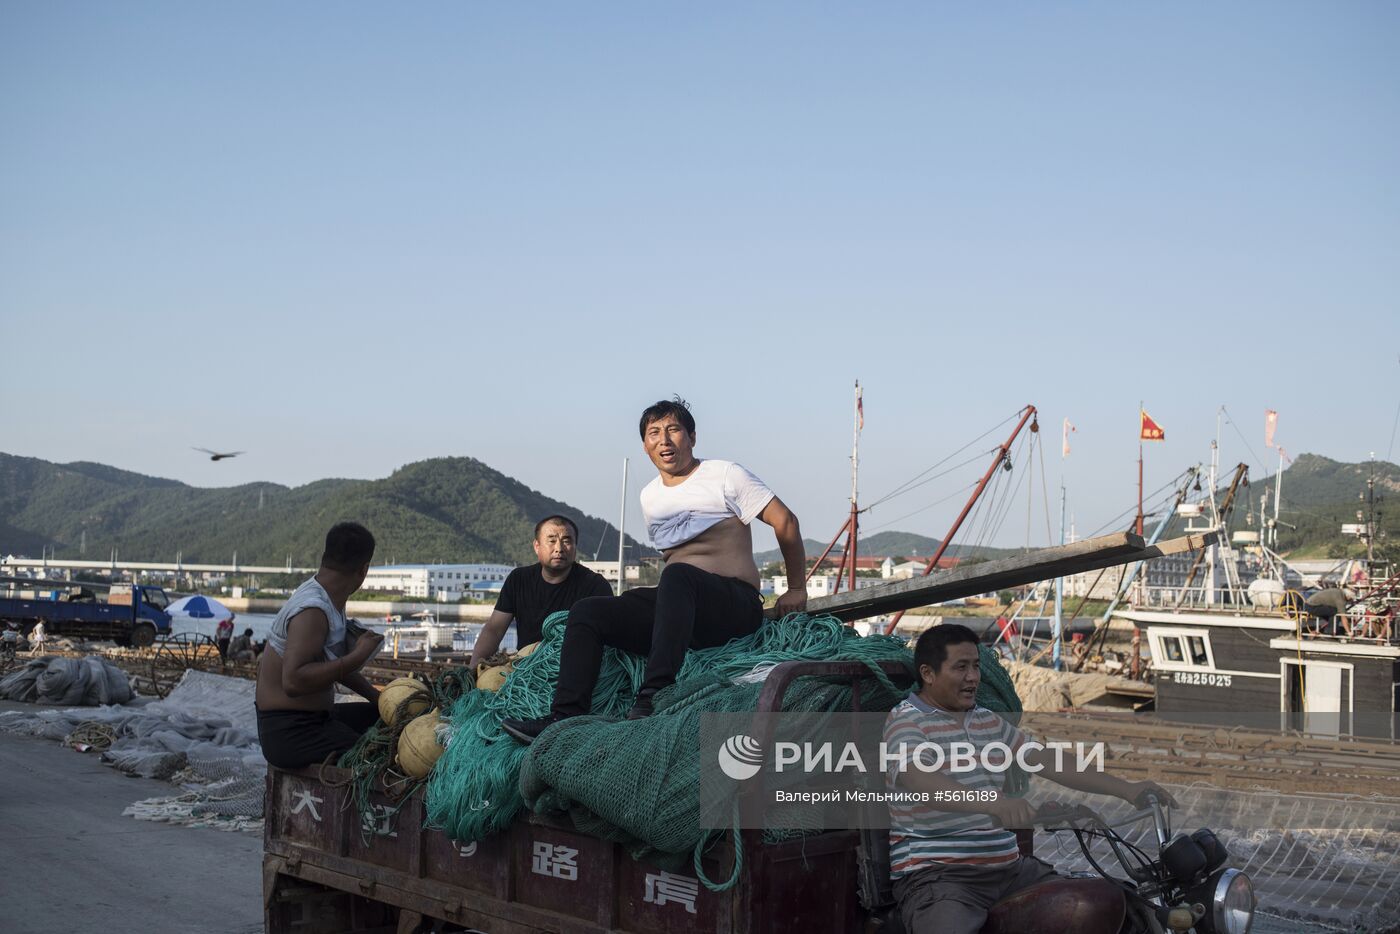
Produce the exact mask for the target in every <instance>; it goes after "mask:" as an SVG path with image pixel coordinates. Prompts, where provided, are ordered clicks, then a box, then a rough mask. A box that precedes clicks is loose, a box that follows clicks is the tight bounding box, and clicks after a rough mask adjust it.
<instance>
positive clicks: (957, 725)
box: [884, 694, 1026, 878]
mask: <svg viewBox="0 0 1400 934" xmlns="http://www.w3.org/2000/svg"><path fill="white" fill-rule="evenodd" d="M884 740H885V748H886V750H887V751H888V753H889V755H890V757H891V758H890V760H889V761H890V766H889V771H888V772H887V773H886V775H885V780H886V782H887V784H888V786H889V788H890V790H892V791H896V790H898V791H909V790H910V789H909V788H908V786H905V785H901V784H899V781H898V779H899V774H900V771H901V770H902V769H904V768H909V769H913V768H915V766H913V764H912V763H911V761H910V760H911V759H912V757H913V755H914V754H915V749H916V748H917V747H918V746H919V744H921V743H933V744H936V745H938V746H939V747H941V748H942V750H943V764H942V766H941V768H940V769H939V770H938V771H939V772H941V773H942V774H944V775H946V776H947V777H949V778H951V779H953V780H954V781H956V782H958V783H960V784H961V785H962V786H963V787H964V788H966V789H968V790H973V791H975V790H987V791H995V792H996V793H997V794H1000V793H1001V791H1002V788H1003V786H1004V785H1005V783H1006V772H1004V771H1001V772H998V771H991V770H989V769H987V768H985V767H984V766H983V763H982V757H981V750H982V749H983V748H984V747H985V746H986V745H987V744H988V743H992V742H999V743H1005V744H1006V746H1007V747H1008V748H1009V749H1010V750H1011V752H1012V753H1013V754H1014V753H1015V752H1016V750H1017V749H1019V748H1020V747H1021V745H1022V744H1023V743H1024V742H1025V741H1026V735H1025V734H1024V733H1022V732H1021V731H1020V730H1019V729H1017V728H1016V727H1015V726H1014V725H1013V724H1011V723H1010V722H1009V721H1007V720H1005V719H1003V718H1002V717H1001V716H1000V715H999V714H995V713H993V712H992V711H990V710H988V709H987V708H985V707H973V708H972V710H970V711H968V712H967V714H966V719H963V718H960V717H958V716H957V715H955V714H952V713H949V712H948V711H946V710H942V709H940V708H938V707H934V706H932V705H931V704H929V703H927V702H926V701H924V700H923V699H922V698H921V697H919V695H918V694H910V695H909V696H908V697H906V698H905V699H904V700H902V701H900V702H899V704H897V705H896V706H895V708H894V709H893V710H891V711H890V714H889V717H888V718H887V719H886V720H885V734H884ZM901 743H903V744H905V746H904V749H905V750H906V752H905V755H904V756H902V757H900V758H899V759H896V758H895V757H894V753H895V751H896V750H898V749H899V748H900V744H901ZM953 743H970V744H971V745H972V747H973V748H975V749H976V750H978V753H977V756H976V760H975V761H976V766H975V767H974V768H973V769H972V770H971V771H965V772H963V771H960V772H953V771H952V770H951V768H950V761H949V759H950V753H951V751H952V750H951V749H950V746H951V744H953ZM996 752H997V751H995V750H994V752H993V754H992V755H990V756H989V760H990V761H992V764H993V765H996V764H998V763H999V762H1000V761H1001V758H1000V756H999V755H997V754H996ZM935 759H936V757H934V756H932V755H931V754H929V753H927V752H926V753H925V755H924V760H925V761H934V760H935ZM936 804H937V802H929V803H928V804H922V803H917V802H915V803H907V802H892V803H891V804H890V806H889V807H890V874H891V875H892V876H893V877H894V878H899V877H900V876H905V875H908V874H909V873H911V872H917V871H918V870H919V869H922V868H923V867H924V866H925V865H926V864H928V863H930V862H938V863H974V864H978V865H986V866H996V865H1004V864H1008V863H1012V862H1015V861H1016V859H1017V858H1018V857H1019V856H1020V851H1019V850H1017V848H1016V834H1015V833H1013V832H1012V831H1010V830H1007V829H1005V828H1003V827H998V826H996V825H995V824H994V823H993V821H992V818H991V817H990V816H989V815H986V814H974V813H963V812H958V811H938V810H935V809H934V808H935V807H936Z"/></svg>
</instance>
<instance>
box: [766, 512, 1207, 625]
mask: <svg viewBox="0 0 1400 934" xmlns="http://www.w3.org/2000/svg"><path fill="white" fill-rule="evenodd" d="M1219 539H1220V532H1219V530H1217V529H1213V530H1211V531H1208V532H1202V533H1198V534H1195V535H1185V536H1182V537H1181V538H1174V539H1172V540H1170V541H1167V542H1161V543H1159V544H1156V545H1147V544H1146V543H1144V542H1143V540H1142V538H1141V537H1140V536H1138V535H1134V534H1133V533H1131V532H1117V533H1115V534H1113V535H1101V536H1099V537H1098V538H1086V539H1085V540H1084V541H1082V542H1074V543H1072V544H1069V545H1056V546H1054V547H1051V548H1041V549H1039V550H1037V551H1031V552H1027V553H1026V554H1023V555H1013V556H1011V557H1009V558H999V559H997V560H996V561H986V562H983V563H981V564H970V565H960V566H958V567H956V568H953V569H951V570H948V571H936V572H934V573H933V574H931V575H929V576H928V577H914V578H910V579H908V580H902V581H895V582H894V583H891V584H881V585H880V586H878V587H866V588H862V589H860V590H856V591H847V592H845V593H838V594H835V595H834V596H830V597H814V598H812V599H810V600H808V601H807V612H808V613H813V614H816V613H825V614H829V615H831V616H835V617H836V618H837V619H840V620H845V621H847V622H849V621H851V620H856V619H864V618H866V617H870V616H878V615H881V614H885V613H896V612H898V611H900V610H909V609H913V608H914V607H918V606H929V605H930V604H934V603H942V602H943V601H945V600H956V599H958V598H959V597H970V596H973V595H974V594H979V593H986V592H988V591H992V590H1002V589H1005V588H1007V587H1019V586H1021V585H1022V584H1033V583H1036V582H1037V581H1045V580H1053V579H1054V578H1056V577H1065V576H1067V575H1070V574H1079V573H1081V572H1083V571H1096V570H1098V569H1099V568H1107V567H1116V566H1118V565H1122V564H1132V563H1133V562H1135V561H1150V560H1151V559H1153V558H1161V557H1163V556H1165V555H1174V554H1180V553H1182V552H1185V551H1194V550H1196V549H1198V548H1204V547H1206V546H1207V545H1210V544H1213V543H1215V542H1217V541H1219ZM766 615H768V616H769V617H770V618H771V617H773V616H776V615H777V614H776V612H775V611H774V610H773V609H771V608H770V609H769V610H767V611H766Z"/></svg>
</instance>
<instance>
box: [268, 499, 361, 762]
mask: <svg viewBox="0 0 1400 934" xmlns="http://www.w3.org/2000/svg"><path fill="white" fill-rule="evenodd" d="M373 557H374V536H373V535H371V534H370V532H369V530H368V529H366V528H365V527H364V526H362V525H360V524H358V523H355V522H342V523H340V524H339V525H336V526H335V527H334V528H332V529H331V530H330V532H328V533H326V550H325V552H324V553H323V554H322V555H321V569H320V570H319V571H317V572H316V576H315V577H313V578H311V579H310V580H308V581H306V583H304V584H302V585H301V586H300V587H298V588H297V589H296V592H295V593H293V594H292V596H291V599H289V600H288V601H287V603H286V604H285V605H284V606H283V607H282V611H281V612H280V613H278V614H277V619H275V620H274V621H273V623H272V630H271V632H269V633H268V637H267V650H266V651H264V652H263V653H262V658H261V660H260V661H259V663H258V689H257V708H258V741H259V742H260V743H261V744H262V752H263V757H264V758H265V759H267V761H268V762H269V763H270V764H272V765H275V766H278V767H280V768H284V769H294V768H300V767H301V766H304V765H311V764H313V763H317V762H323V761H325V759H326V757H327V756H329V755H332V754H335V753H340V752H344V751H345V750H347V749H349V748H350V747H351V746H353V745H355V742H356V741H357V740H358V739H359V738H360V735H361V734H362V733H364V732H365V730H367V729H369V728H370V727H371V726H373V725H374V722H375V721H376V720H378V719H379V707H378V704H377V703H376V702H377V701H378V699H379V691H378V689H376V688H375V687H374V685H372V684H370V683H369V681H368V680H366V678H365V676H364V675H362V674H360V669H361V668H363V667H364V664H365V662H367V661H369V660H370V659H371V658H373V657H374V654H375V653H376V652H377V651H379V647H380V645H381V644H382V643H383V641H384V637H383V636H381V635H379V634H378V633H373V632H365V631H364V630H360V629H359V628H358V626H355V627H353V628H351V629H347V624H346V619H345V601H346V600H347V599H348V598H349V597H350V595H351V594H352V593H354V592H355V591H357V590H359V589H360V585H361V584H363V583H364V581H365V575H367V574H368V573H369V563H370V559H371V558H373ZM352 622H353V621H352ZM337 683H340V684H343V685H345V686H346V687H348V688H349V689H350V690H352V691H354V692H355V693H356V694H359V695H360V696H361V697H363V698H364V699H365V700H367V701H369V702H370V703H368V704H357V703H349V704H337V703H335V686H336V684H337Z"/></svg>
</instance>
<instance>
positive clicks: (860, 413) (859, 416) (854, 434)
mask: <svg viewBox="0 0 1400 934" xmlns="http://www.w3.org/2000/svg"><path fill="white" fill-rule="evenodd" d="M851 425H852V428H851V518H850V520H849V523H848V528H849V529H850V533H849V535H848V536H847V538H846V542H847V544H846V553H847V554H848V555H849V556H850V559H851V592H852V593H855V590H856V541H857V537H858V532H859V530H860V516H859V514H858V513H859V510H858V509H857V508H856V500H857V499H858V498H859V486H858V485H857V478H858V475H859V473H860V430H861V429H862V428H864V427H865V407H864V404H863V403H862V402H861V392H860V380H856V399H855V410H854V411H853V413H852V417H851ZM836 586H837V589H840V586H841V580H840V578H837V580H836Z"/></svg>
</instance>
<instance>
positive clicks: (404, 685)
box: [379, 678, 433, 726]
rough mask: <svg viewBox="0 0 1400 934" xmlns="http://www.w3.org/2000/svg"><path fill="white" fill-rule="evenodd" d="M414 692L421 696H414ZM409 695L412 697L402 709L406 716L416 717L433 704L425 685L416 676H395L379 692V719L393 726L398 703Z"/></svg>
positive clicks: (405, 699)
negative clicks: (405, 707)
mask: <svg viewBox="0 0 1400 934" xmlns="http://www.w3.org/2000/svg"><path fill="white" fill-rule="evenodd" d="M415 694H421V695H422V696H421V697H414V695H415ZM410 697H413V698H414V699H413V701H412V702H411V703H409V705H408V707H407V709H406V710H405V711H404V713H405V714H406V715H407V716H410V717H416V716H418V715H419V714H421V713H422V712H423V711H425V710H427V709H428V708H429V707H431V706H432V705H433V699H432V696H431V695H430V694H429V693H428V688H427V686H426V685H425V684H423V682H422V681H419V680H418V679H417V678H395V679H394V680H393V681H390V682H389V684H388V685H387V686H386V687H385V688H384V690H382V691H380V692H379V719H381V720H383V721H384V722H385V723H387V724H388V725H389V726H393V725H394V722H395V721H394V714H395V712H396V711H397V710H398V709H399V705H400V704H402V703H403V702H404V701H407V700H408V699H409V698H410Z"/></svg>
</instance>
